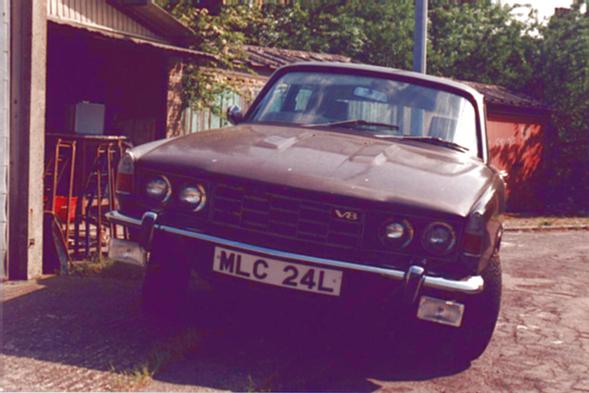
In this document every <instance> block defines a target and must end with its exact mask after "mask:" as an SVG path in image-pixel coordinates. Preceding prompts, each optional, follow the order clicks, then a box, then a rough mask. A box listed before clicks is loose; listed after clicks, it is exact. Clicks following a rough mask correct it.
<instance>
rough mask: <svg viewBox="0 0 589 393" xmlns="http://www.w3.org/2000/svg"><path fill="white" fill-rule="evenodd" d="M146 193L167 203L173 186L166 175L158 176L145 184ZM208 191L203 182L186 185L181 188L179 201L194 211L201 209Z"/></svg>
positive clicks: (151, 197)
mask: <svg viewBox="0 0 589 393" xmlns="http://www.w3.org/2000/svg"><path fill="white" fill-rule="evenodd" d="M145 195H146V196H147V197H148V198H149V199H151V200H153V201H156V202H159V203H161V204H164V203H167V202H168V201H169V199H170V197H171V195H172V186H171V184H170V181H169V180H168V178H167V177H165V176H157V177H154V178H153V179H151V180H150V181H148V182H147V183H146V184H145ZM206 200H207V198H206V191H205V188H204V186H203V185H202V184H195V185H191V184H189V185H185V186H183V187H182V188H181V189H180V192H179V194H178V201H179V202H180V203H181V204H183V205H184V206H186V207H188V208H190V209H191V210H193V211H199V210H201V209H202V208H204V206H205V204H206Z"/></svg>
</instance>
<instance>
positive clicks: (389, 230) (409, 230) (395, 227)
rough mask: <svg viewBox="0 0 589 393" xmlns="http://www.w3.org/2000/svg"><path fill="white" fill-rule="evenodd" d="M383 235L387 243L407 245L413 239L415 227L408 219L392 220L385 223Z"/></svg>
mask: <svg viewBox="0 0 589 393" xmlns="http://www.w3.org/2000/svg"><path fill="white" fill-rule="evenodd" d="M381 237H382V239H383V242H384V243H385V244H392V245H396V246H398V247H405V246H407V245H408V244H409V243H410V242H411V240H412V239H413V227H412V226H411V224H410V223H409V221H407V220H400V221H391V222H388V223H386V224H385V225H384V228H383V230H382V235H381Z"/></svg>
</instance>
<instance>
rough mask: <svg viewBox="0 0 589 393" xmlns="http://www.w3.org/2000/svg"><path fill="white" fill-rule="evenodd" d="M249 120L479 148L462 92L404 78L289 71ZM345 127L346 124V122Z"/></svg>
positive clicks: (471, 112)
mask: <svg viewBox="0 0 589 393" xmlns="http://www.w3.org/2000/svg"><path fill="white" fill-rule="evenodd" d="M248 120H249V121H250V122H273V123H286V124H297V125H306V126H311V125H329V124H334V125H336V126H337V125H338V124H339V125H342V124H345V125H347V126H349V125H350V124H351V125H352V128H353V129H354V131H359V132H366V133H372V134H374V135H378V136H387V135H390V136H401V137H402V136H411V137H427V138H435V139H440V140H444V141H448V142H452V143H455V144H457V145H460V146H464V147H465V148H467V149H468V151H469V152H471V153H472V154H473V155H476V152H477V127H476V113H475V108H474V106H473V104H472V103H471V102H470V101H469V100H468V99H466V98H464V97H463V96H460V95H457V94H454V93H451V92H449V91H445V90H439V89H435V88H431V87H427V86H422V85H418V84H414V83H407V82H404V81H397V80H392V79H385V78H379V77H372V76H360V75H349V74H339V73H337V74H336V73H326V72H306V71H305V72H299V71H297V72H289V73H286V74H284V75H283V76H282V77H280V78H279V79H278V80H276V81H275V82H274V84H273V85H272V87H271V88H270V89H269V90H268V91H267V92H266V94H265V95H264V97H263V98H262V99H261V100H260V101H259V104H258V105H257V106H256V108H254V109H253V111H252V112H251V114H250V116H249V119H248ZM348 128H349V127H348Z"/></svg>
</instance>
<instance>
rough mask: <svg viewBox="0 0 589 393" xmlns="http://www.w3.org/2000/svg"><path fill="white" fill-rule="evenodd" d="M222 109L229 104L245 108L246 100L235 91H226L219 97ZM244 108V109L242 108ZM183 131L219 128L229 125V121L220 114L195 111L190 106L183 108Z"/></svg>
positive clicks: (189, 132)
mask: <svg viewBox="0 0 589 393" xmlns="http://www.w3.org/2000/svg"><path fill="white" fill-rule="evenodd" d="M219 101H220V102H221V107H222V108H223V111H224V110H226V109H227V108H228V107H229V106H231V105H239V106H240V107H241V108H242V109H243V108H246V107H247V105H248V102H246V100H245V99H244V98H243V97H241V96H240V95H239V94H238V93H236V92H227V93H225V94H223V95H222V96H220V97H219ZM244 110H245V109H244ZM183 122H184V133H186V134H192V133H194V132H199V131H205V130H210V129H213V128H221V127H226V126H228V125H229V122H228V121H227V120H225V119H223V118H222V117H220V116H217V115H215V114H214V113H213V112H212V111H211V110H209V109H205V110H202V111H195V110H192V109H190V108H187V109H185V110H184V114H183Z"/></svg>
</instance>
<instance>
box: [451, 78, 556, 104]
mask: <svg viewBox="0 0 589 393" xmlns="http://www.w3.org/2000/svg"><path fill="white" fill-rule="evenodd" d="M462 83H465V84H467V85H469V86H471V87H472V88H473V89H476V90H477V91H478V92H479V93H481V94H482V95H484V96H485V101H486V102H487V103H489V104H495V105H504V106H511V107H515V108H522V109H535V110H541V111H545V110H548V106H547V105H545V104H544V103H543V102H541V101H538V100H536V99H535V98H533V97H530V96H528V95H526V94H523V93H519V92H514V91H512V90H509V89H507V88H506V87H503V86H499V85H490V84H486V83H479V82H469V81H462Z"/></svg>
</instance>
